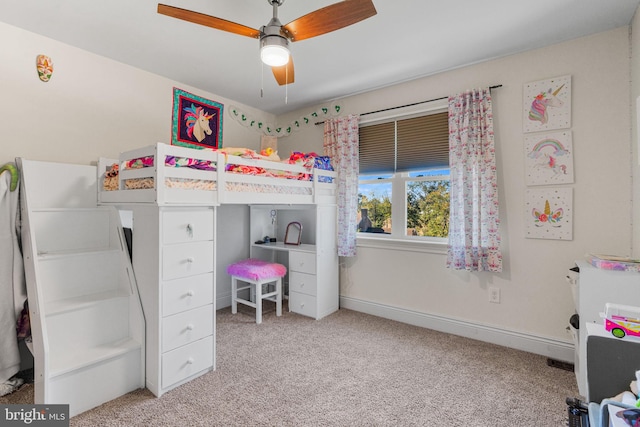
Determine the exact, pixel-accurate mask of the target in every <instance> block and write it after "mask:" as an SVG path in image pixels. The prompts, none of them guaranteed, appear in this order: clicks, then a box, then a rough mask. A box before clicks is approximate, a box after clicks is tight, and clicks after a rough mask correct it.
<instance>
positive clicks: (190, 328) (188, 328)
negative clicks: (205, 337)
mask: <svg viewBox="0 0 640 427" xmlns="http://www.w3.org/2000/svg"><path fill="white" fill-rule="evenodd" d="M195 328H196V327H195V326H194V325H193V324H192V323H189V324H188V325H187V330H188V331H193V330H194V329H195Z"/></svg>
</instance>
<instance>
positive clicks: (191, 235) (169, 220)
mask: <svg viewBox="0 0 640 427" xmlns="http://www.w3.org/2000/svg"><path fill="white" fill-rule="evenodd" d="M213 226H214V224H213V210H211V209H200V210H197V209H190V210H188V211H187V210H181V209H179V210H171V211H164V212H163V216H162V236H163V238H162V242H163V243H165V244H167V243H186V242H197V241H202V240H213Z"/></svg>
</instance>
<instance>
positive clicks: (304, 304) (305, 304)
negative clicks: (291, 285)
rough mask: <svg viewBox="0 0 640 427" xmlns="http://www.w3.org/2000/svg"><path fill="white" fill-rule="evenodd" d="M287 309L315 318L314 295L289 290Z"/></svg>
mask: <svg viewBox="0 0 640 427" xmlns="http://www.w3.org/2000/svg"><path fill="white" fill-rule="evenodd" d="M289 309H290V310H291V311H293V312H294V313H298V314H302V315H303V316H309V317H313V318H314V319H315V318H316V316H317V314H318V312H317V310H316V297H314V296H311V295H306V294H301V293H300V292H289Z"/></svg>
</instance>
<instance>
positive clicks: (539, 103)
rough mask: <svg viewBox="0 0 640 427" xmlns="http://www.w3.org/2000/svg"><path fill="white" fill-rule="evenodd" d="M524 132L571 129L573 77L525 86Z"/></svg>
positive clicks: (542, 81) (541, 81)
mask: <svg viewBox="0 0 640 427" xmlns="http://www.w3.org/2000/svg"><path fill="white" fill-rule="evenodd" d="M523 99H524V105H523V113H524V115H523V120H522V121H523V131H524V132H525V133H528V132H538V131H543V130H553V129H566V128H570V127H571V76H562V77H556V78H553V79H547V80H540V81H537V82H531V83H527V84H525V85H524V97H523Z"/></svg>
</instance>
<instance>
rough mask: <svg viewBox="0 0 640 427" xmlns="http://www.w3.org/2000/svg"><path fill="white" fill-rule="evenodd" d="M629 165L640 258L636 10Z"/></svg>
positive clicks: (639, 36)
mask: <svg viewBox="0 0 640 427" xmlns="http://www.w3.org/2000/svg"><path fill="white" fill-rule="evenodd" d="M630 39H631V90H630V99H629V102H630V110H631V148H632V156H631V164H632V167H633V169H632V170H633V194H632V197H631V198H632V200H633V256H634V257H635V258H640V197H639V196H640V149H639V148H640V137H639V135H638V132H640V129H639V126H638V125H639V124H640V112H639V111H638V104H637V102H638V100H639V99H640V13H639V12H638V10H636V13H635V15H634V16H633V21H632V22H631V36H630Z"/></svg>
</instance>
